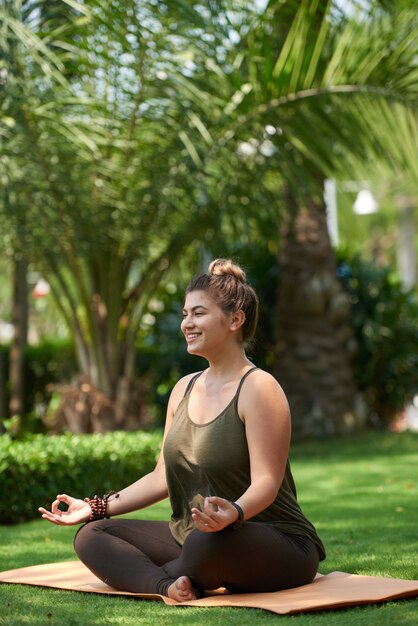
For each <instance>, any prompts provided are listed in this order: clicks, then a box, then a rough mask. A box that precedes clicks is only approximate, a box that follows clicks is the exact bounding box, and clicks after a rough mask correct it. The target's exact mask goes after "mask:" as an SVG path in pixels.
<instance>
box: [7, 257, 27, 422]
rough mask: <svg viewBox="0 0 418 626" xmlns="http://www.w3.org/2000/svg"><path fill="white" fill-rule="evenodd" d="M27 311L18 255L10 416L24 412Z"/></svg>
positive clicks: (23, 271)
mask: <svg viewBox="0 0 418 626" xmlns="http://www.w3.org/2000/svg"><path fill="white" fill-rule="evenodd" d="M28 312H29V303H28V283H27V261H26V259H23V258H21V257H20V258H16V259H15V265H14V277H13V309H12V324H13V328H14V335H13V340H12V344H11V346H10V356H9V384H10V401H9V413H10V417H14V416H19V417H21V416H22V415H23V413H24V405H25V402H24V394H25V385H24V356H25V349H26V345H27V335H28Z"/></svg>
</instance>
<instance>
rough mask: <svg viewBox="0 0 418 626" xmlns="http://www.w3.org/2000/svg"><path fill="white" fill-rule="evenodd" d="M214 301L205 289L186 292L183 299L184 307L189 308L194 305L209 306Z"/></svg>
mask: <svg viewBox="0 0 418 626" xmlns="http://www.w3.org/2000/svg"><path fill="white" fill-rule="evenodd" d="M214 304H216V303H215V301H214V299H213V298H212V297H211V296H210V295H209V293H208V292H207V291H202V290H200V289H199V290H195V291H190V292H189V293H187V294H186V297H185V299H184V307H185V308H187V309H191V308H193V307H196V306H204V307H210V306H213V305H214Z"/></svg>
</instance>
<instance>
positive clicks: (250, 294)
mask: <svg viewBox="0 0 418 626" xmlns="http://www.w3.org/2000/svg"><path fill="white" fill-rule="evenodd" d="M191 291H207V292H209V294H210V295H211V297H212V298H213V299H214V301H215V302H216V304H217V305H218V306H219V307H220V308H221V309H222V311H223V312H224V313H235V312H236V311H243V313H244V315H245V321H244V324H243V326H242V338H243V341H249V340H250V339H252V337H253V336H254V333H255V329H256V327H257V321H258V298H257V295H256V293H255V291H254V289H253V288H252V287H251V286H250V285H249V284H248V283H247V282H246V276H245V272H244V270H243V269H241V267H240V266H239V265H236V264H235V263H233V262H232V261H231V260H230V259H215V261H212V263H211V264H210V265H209V268H208V272H207V274H200V275H199V276H195V278H193V279H192V280H191V281H190V283H189V284H188V286H187V288H186V294H187V293H190V292H191Z"/></svg>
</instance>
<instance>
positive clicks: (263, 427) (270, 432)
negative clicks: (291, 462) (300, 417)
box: [237, 370, 291, 519]
mask: <svg viewBox="0 0 418 626" xmlns="http://www.w3.org/2000/svg"><path fill="white" fill-rule="evenodd" d="M238 412H239V414H240V417H241V419H242V420H243V421H244V423H245V432H246V436H247V444H248V450H249V455H250V468H251V484H250V486H249V487H248V489H247V490H246V491H245V492H244V493H243V494H242V496H241V497H240V498H238V500H237V503H238V504H239V505H240V506H241V507H242V509H243V511H244V517H245V519H250V518H251V517H254V516H255V515H257V514H258V513H260V512H261V511H263V510H264V509H265V508H267V507H268V506H270V504H272V502H273V501H274V499H275V498H276V496H277V492H278V490H279V489H280V486H281V484H282V481H283V477H284V473H285V470H286V463H287V459H288V453H289V445H290V433H291V422H290V410H289V405H288V402H287V399H286V396H285V394H284V392H283V390H282V388H281V387H280V385H279V384H278V382H277V381H276V380H275V379H274V378H273V377H272V376H271V375H270V374H268V373H267V372H264V371H263V370H257V371H256V372H254V373H252V374H251V375H250V376H248V378H247V380H246V381H245V384H244V385H243V387H242V390H241V394H240V397H239V400H238Z"/></svg>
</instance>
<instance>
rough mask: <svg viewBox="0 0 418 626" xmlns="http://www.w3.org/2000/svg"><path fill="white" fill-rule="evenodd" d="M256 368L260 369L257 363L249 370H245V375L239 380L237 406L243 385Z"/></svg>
mask: <svg viewBox="0 0 418 626" xmlns="http://www.w3.org/2000/svg"><path fill="white" fill-rule="evenodd" d="M255 370H258V367H257V366H256V365H254V367H252V368H251V369H250V370H248V372H245V374H244V376H243V377H242V378H241V380H240V381H239V385H238V389H237V393H236V394H235V407H237V406H238V397H239V392H240V391H241V387H242V385H243V384H244V380H245V379H246V378H247V376H248V375H249V374H251V372H254V371H255Z"/></svg>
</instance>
